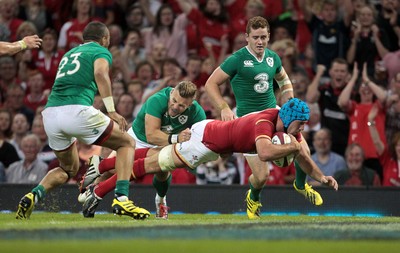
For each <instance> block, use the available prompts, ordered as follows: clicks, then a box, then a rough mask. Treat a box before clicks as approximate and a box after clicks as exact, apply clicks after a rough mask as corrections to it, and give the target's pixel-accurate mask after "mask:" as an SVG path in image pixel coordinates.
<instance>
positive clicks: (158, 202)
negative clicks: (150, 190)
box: [156, 193, 167, 206]
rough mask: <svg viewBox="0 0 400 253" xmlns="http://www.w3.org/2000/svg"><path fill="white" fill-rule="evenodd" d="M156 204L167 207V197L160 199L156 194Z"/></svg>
mask: <svg viewBox="0 0 400 253" xmlns="http://www.w3.org/2000/svg"><path fill="white" fill-rule="evenodd" d="M156 204H163V205H165V206H166V205H167V196H164V197H160V196H158V194H157V193H156Z"/></svg>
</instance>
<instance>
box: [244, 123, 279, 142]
mask: <svg viewBox="0 0 400 253" xmlns="http://www.w3.org/2000/svg"><path fill="white" fill-rule="evenodd" d="M249 127H253V126H249ZM274 132H275V125H274V123H272V122H271V121H269V120H259V121H257V123H256V125H255V131H254V134H255V136H254V137H255V138H254V139H255V140H258V139H260V138H269V139H271V138H272V135H273V134H274Z"/></svg>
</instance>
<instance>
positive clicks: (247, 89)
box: [205, 16, 322, 219]
mask: <svg viewBox="0 0 400 253" xmlns="http://www.w3.org/2000/svg"><path fill="white" fill-rule="evenodd" d="M269 39H270V27H269V24H268V21H267V20H266V19H265V18H263V17H260V16H256V17H253V18H251V19H250V20H249V21H248V23H247V26H246V40H247V46H245V47H243V48H241V49H239V50H238V51H236V52H234V53H233V54H232V55H231V56H229V57H228V58H227V59H225V61H224V62H223V63H222V64H221V65H220V66H219V67H218V68H216V69H215V70H214V72H213V73H212V74H211V76H210V77H209V79H208V80H207V82H206V85H205V89H206V92H207V94H208V95H209V97H210V101H212V103H213V104H214V106H215V108H218V109H219V110H220V111H221V119H222V120H224V121H228V120H233V119H235V117H236V115H235V114H234V113H233V111H232V109H231V108H229V106H228V105H227V103H226V102H225V100H224V99H223V98H222V96H221V92H220V89H219V86H220V85H222V84H224V83H225V82H227V81H228V80H229V82H230V84H231V87H232V90H233V93H234V95H235V99H236V106H237V107H236V108H237V112H236V113H237V117H242V116H244V115H246V114H249V113H253V112H258V111H262V110H264V109H267V108H275V107H276V106H277V102H276V101H277V99H276V98H275V94H274V89H273V80H274V79H275V80H276V81H277V83H278V85H279V89H280V94H279V96H280V98H281V99H280V101H282V102H283V103H284V102H286V101H287V100H288V99H290V98H292V97H293V86H292V83H291V81H290V79H289V77H288V75H287V74H286V72H285V69H284V68H283V67H282V62H281V59H280V58H279V56H278V55H277V54H276V53H275V52H274V51H272V50H270V49H268V48H267V45H268V41H269ZM245 157H246V160H247V163H248V164H249V166H250V168H251V170H252V175H250V177H249V185H250V190H249V191H248V192H247V195H246V201H247V214H248V217H249V219H257V218H258V217H259V214H260V207H261V203H260V192H261V190H262V189H263V187H264V185H265V182H266V181H267V177H268V175H269V169H268V166H267V164H266V163H265V162H263V161H261V160H260V159H259V158H258V156H257V155H255V154H245ZM305 180H306V174H305V173H304V171H302V170H301V168H300V167H298V166H296V180H295V182H294V187H295V189H296V190H297V191H298V192H299V193H301V194H303V195H304V196H305V197H306V198H307V199H308V200H309V201H310V202H312V203H313V204H315V205H321V204H322V198H321V196H320V194H319V193H318V192H316V191H315V190H313V189H312V188H311V186H309V185H308V184H306V183H305Z"/></svg>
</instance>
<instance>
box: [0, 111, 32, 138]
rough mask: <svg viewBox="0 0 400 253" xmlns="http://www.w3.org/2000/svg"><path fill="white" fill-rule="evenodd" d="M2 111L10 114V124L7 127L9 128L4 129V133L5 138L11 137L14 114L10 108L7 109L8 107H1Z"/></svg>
mask: <svg viewBox="0 0 400 253" xmlns="http://www.w3.org/2000/svg"><path fill="white" fill-rule="evenodd" d="M0 113H6V114H8V116H9V117H10V124H9V126H8V127H7V129H5V130H4V132H3V133H2V134H3V136H4V137H5V138H11V136H12V134H13V132H12V130H11V127H12V121H13V116H12V114H11V112H10V110H7V109H5V108H1V109H0ZM28 123H29V122H28Z"/></svg>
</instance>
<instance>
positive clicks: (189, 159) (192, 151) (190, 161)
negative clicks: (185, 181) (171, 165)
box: [175, 120, 219, 169]
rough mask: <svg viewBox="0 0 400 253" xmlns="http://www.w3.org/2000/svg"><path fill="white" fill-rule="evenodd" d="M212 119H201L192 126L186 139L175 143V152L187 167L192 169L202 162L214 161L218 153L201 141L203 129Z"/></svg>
mask: <svg viewBox="0 0 400 253" xmlns="http://www.w3.org/2000/svg"><path fill="white" fill-rule="evenodd" d="M210 121H212V120H202V121H200V122H198V123H196V124H194V125H193V126H192V128H191V129H190V131H191V132H192V134H191V136H190V139H189V140H188V141H185V142H182V143H177V144H176V145H175V153H176V154H177V155H178V157H179V159H181V161H183V162H184V163H185V164H186V165H187V166H188V167H189V168H191V169H194V168H196V167H197V166H199V165H200V164H202V163H206V162H210V161H215V160H217V159H218V157H219V154H217V153H215V152H214V151H212V150H210V149H209V148H207V147H206V146H205V145H204V144H203V143H202V140H203V134H204V129H205V127H206V125H207V123H209V122H210Z"/></svg>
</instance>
